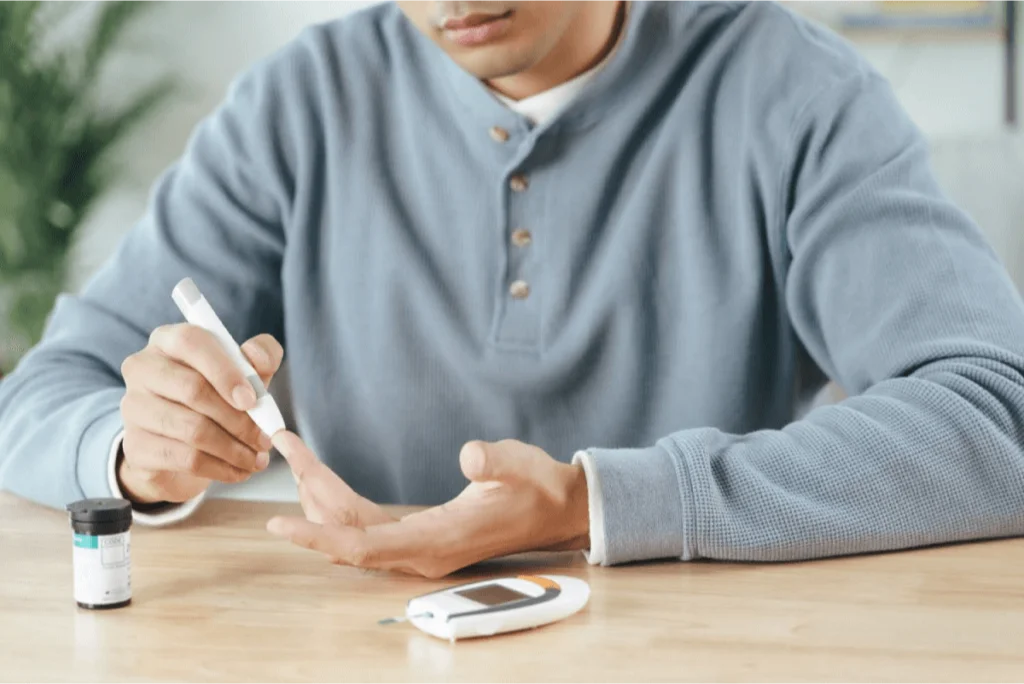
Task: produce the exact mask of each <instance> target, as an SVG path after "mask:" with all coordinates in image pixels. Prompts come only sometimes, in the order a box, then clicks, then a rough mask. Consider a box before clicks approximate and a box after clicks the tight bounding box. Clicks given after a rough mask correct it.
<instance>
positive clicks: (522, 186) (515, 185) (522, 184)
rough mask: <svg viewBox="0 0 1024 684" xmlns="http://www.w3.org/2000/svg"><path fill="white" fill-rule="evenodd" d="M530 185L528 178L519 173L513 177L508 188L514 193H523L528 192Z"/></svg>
mask: <svg viewBox="0 0 1024 684" xmlns="http://www.w3.org/2000/svg"><path fill="white" fill-rule="evenodd" d="M529 184H530V183H529V182H528V181H527V180H526V176H524V175H523V174H521V173H517V174H516V175H514V176H512V178H510V179H509V181H508V186H509V187H510V188H512V190H513V191H514V192H522V191H523V190H526V188H527V186H528V185H529Z"/></svg>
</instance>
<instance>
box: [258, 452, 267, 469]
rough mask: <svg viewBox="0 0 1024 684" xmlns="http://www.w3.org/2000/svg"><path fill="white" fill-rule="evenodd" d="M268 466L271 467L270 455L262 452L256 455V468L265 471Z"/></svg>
mask: <svg viewBox="0 0 1024 684" xmlns="http://www.w3.org/2000/svg"><path fill="white" fill-rule="evenodd" d="M268 465H270V453H268V452H266V451H261V452H260V453H258V454H256V466H257V467H258V468H259V469H260V470H263V469H264V468H266V467H267V466H268Z"/></svg>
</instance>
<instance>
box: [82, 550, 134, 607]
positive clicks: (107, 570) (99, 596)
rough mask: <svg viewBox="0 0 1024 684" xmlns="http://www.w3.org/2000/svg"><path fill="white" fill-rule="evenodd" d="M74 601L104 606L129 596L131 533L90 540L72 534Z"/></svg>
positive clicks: (130, 584) (130, 581)
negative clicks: (73, 537) (73, 536)
mask: <svg viewBox="0 0 1024 684" xmlns="http://www.w3.org/2000/svg"><path fill="white" fill-rule="evenodd" d="M74 565H75V601H77V602H79V603H86V604H90V605H100V606H102V605H106V604H109V603H120V602H122V601H127V600H128V599H129V598H131V596H132V556H131V531H128V532H124V533H122V534H106V535H103V536H101V537H94V536H92V535H89V534H76V535H75V544H74Z"/></svg>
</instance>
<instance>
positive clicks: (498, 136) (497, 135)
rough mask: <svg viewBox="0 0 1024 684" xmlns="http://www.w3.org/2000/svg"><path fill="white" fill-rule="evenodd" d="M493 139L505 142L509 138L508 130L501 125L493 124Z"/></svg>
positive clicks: (491, 131)
mask: <svg viewBox="0 0 1024 684" xmlns="http://www.w3.org/2000/svg"><path fill="white" fill-rule="evenodd" d="M490 133H491V140H493V141H494V142H499V143H503V142H505V141H506V140H508V131H506V130H505V129H504V128H502V127H501V126H491V130H490Z"/></svg>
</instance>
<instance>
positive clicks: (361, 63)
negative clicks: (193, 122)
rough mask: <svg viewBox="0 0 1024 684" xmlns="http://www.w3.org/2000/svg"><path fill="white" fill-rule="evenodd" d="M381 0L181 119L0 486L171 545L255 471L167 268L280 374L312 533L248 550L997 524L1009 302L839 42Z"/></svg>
mask: <svg viewBox="0 0 1024 684" xmlns="http://www.w3.org/2000/svg"><path fill="white" fill-rule="evenodd" d="M400 4H401V7H400V8H397V7H395V6H390V5H388V6H377V7H374V8H372V9H370V10H368V11H364V12H361V13H358V14H356V15H353V16H351V17H348V18H346V19H344V20H340V21H337V22H333V23H329V24H326V25H323V26H317V27H313V28H310V29H309V30H307V31H306V32H304V33H303V35H302V36H300V37H299V38H298V39H297V40H296V41H294V42H293V43H292V44H291V45H289V46H288V47H286V48H285V49H284V50H283V51H281V52H280V53H279V54H277V55H275V56H274V57H272V58H270V59H269V60H267V61H265V62H263V63H261V64H259V65H257V66H256V67H255V68H254V69H252V70H251V71H250V72H249V73H247V74H246V75H244V76H243V77H242V78H241V79H240V80H239V81H238V82H237V83H236V84H235V86H234V87H233V88H232V90H231V93H230V95H229V96H228V98H227V101H226V102H225V103H224V105H223V106H222V107H221V108H220V109H219V110H218V111H217V112H216V113H214V114H213V115H212V116H211V117H210V118H209V119H208V120H207V121H205V122H204V123H203V124H202V125H201V126H200V127H199V129H198V130H197V131H196V133H195V135H194V137H193V139H192V140H191V142H190V144H189V146H188V149H187V151H186V153H185V155H184V157H183V158H182V160H181V161H180V163H178V164H177V165H175V166H174V167H173V168H171V169H170V170H169V171H168V172H167V173H166V175H164V177H163V178H162V179H161V180H160V182H159V184H158V186H157V188H156V191H155V193H154V195H153V198H152V204H151V207H150V209H149V211H148V213H147V215H146V216H145V218H144V219H143V220H142V221H141V223H140V224H139V225H137V226H136V227H135V228H134V230H132V231H131V232H130V233H129V235H128V236H127V237H126V239H125V240H124V242H123V244H122V245H121V247H120V249H119V250H118V252H117V254H116V255H114V257H113V258H112V259H111V260H110V262H109V263H108V264H107V265H106V267H105V268H104V269H103V270H102V271H101V272H100V273H99V274H98V275H96V277H95V278H94V279H93V280H92V281H91V283H90V284H89V285H88V287H86V288H85V290H84V292H83V293H82V294H81V295H80V296H77V297H65V298H63V299H62V300H61V301H60V302H59V303H58V305H57V307H56V310H55V313H54V316H53V319H52V323H51V325H50V327H49V330H48V332H47V335H46V338H45V339H44V341H43V342H42V343H41V344H40V345H39V346H38V347H37V348H36V349H35V350H33V352H32V353H30V354H29V355H28V356H27V357H26V358H25V360H24V362H23V363H22V364H21V366H20V367H19V368H18V369H17V371H16V372H15V373H14V374H13V375H12V376H11V377H9V378H7V379H5V380H4V381H3V383H2V385H0V443H2V444H4V451H3V454H2V456H0V459H2V461H0V478H2V480H0V481H2V484H3V486H4V487H5V488H8V489H10V490H12V491H14V492H16V493H19V494H21V495H24V496H26V497H29V498H33V499H36V500H38V501H42V502H45V503H48V504H51V505H60V504H63V503H65V502H67V501H69V500H71V499H77V498H79V497H81V496H83V495H85V496H103V495H110V494H112V493H113V494H121V495H124V496H127V497H128V498H130V499H131V500H132V501H133V502H135V504H136V506H137V507H138V510H139V511H140V518H142V519H144V520H150V521H161V520H167V519H169V518H173V517H181V516H183V515H185V514H187V513H188V511H189V510H190V509H191V508H194V506H195V505H197V503H198V501H199V500H200V499H201V496H202V492H203V491H204V490H205V489H206V487H207V485H208V483H209V482H210V481H211V480H220V481H224V482H236V481H239V480H242V479H245V478H246V477H248V476H249V475H250V474H251V473H253V472H255V471H258V470H261V469H262V468H264V467H265V466H266V464H267V456H266V452H267V451H268V449H269V448H270V443H269V441H268V440H267V439H266V438H265V437H264V436H261V435H260V434H259V432H258V430H257V429H256V428H255V426H254V425H253V424H252V422H251V420H249V418H248V417H247V416H246V414H245V413H244V412H243V409H245V408H247V407H248V406H251V405H252V403H253V401H254V397H253V395H252V393H251V391H250V390H249V388H248V387H247V386H246V385H245V384H244V378H242V376H241V375H240V374H238V373H236V372H235V371H234V370H233V369H232V367H231V366H230V365H229V364H228V363H227V360H226V358H225V356H224V354H223V353H222V352H221V351H219V349H218V347H217V346H216V345H215V343H214V342H213V340H212V338H211V337H210V336H209V335H207V334H205V333H204V332H203V331H201V330H198V329H195V328H192V327H191V326H188V325H184V324H181V323H177V322H176V321H178V320H180V316H178V315H177V314H176V311H175V309H174V307H173V305H172V302H171V299H170V297H169V293H170V291H171V288H172V287H173V285H174V284H175V283H176V282H177V281H178V280H179V279H180V278H182V277H185V276H191V277H192V278H193V279H194V280H195V281H196V283H197V284H198V285H199V287H200V288H201V289H202V290H203V291H204V293H205V294H206V296H207V298H208V299H209V300H210V301H211V303H212V305H213V306H214V308H215V309H216V310H218V312H219V313H220V314H221V317H222V318H223V319H224V321H225V324H226V325H227V327H228V328H229V329H230V331H231V332H232V334H233V335H234V336H235V337H236V338H237V339H240V340H241V339H249V338H251V339H249V341H248V342H247V343H246V344H245V350H246V353H247V354H248V356H249V358H250V359H251V360H252V363H253V365H254V366H255V367H256V368H257V370H258V371H259V372H260V373H261V374H262V375H263V376H264V379H266V380H269V379H270V377H271V376H272V375H273V374H274V373H275V371H276V370H277V368H278V365H279V363H280V361H281V358H282V346H283V348H284V349H287V352H288V358H289V364H290V371H291V378H292V395H293V402H294V406H295V411H296V414H297V416H298V425H299V431H300V432H301V434H302V436H303V438H304V440H305V442H306V443H308V444H309V445H310V447H311V449H307V448H306V446H305V444H304V443H303V442H302V441H300V440H299V439H298V437H296V436H295V435H293V434H291V433H285V432H283V433H278V435H276V436H275V437H274V440H275V444H276V445H277V446H278V448H279V450H280V451H281V452H282V453H283V454H284V455H285V456H286V458H288V460H289V461H290V463H291V465H292V469H293V471H294V473H295V475H296V478H297V479H298V481H299V493H300V498H301V500H302V503H303V508H304V511H305V513H306V518H305V519H296V518H284V519H275V520H272V521H270V523H269V528H270V530H271V531H272V532H275V533H277V534H280V535H282V536H285V537H287V538H289V539H291V540H292V541H294V542H296V543H298V544H301V545H303V546H307V547H310V548H313V549H316V550H318V551H321V552H323V553H324V554H326V555H327V556H329V557H330V558H331V559H332V560H334V561H335V562H338V563H347V564H352V565H358V566H363V567H374V568H389V569H395V570H399V571H406V572H413V573H420V574H423V575H427V576H431V577H436V576H440V575H443V574H445V573H448V572H451V571H453V570H455V569H457V568H459V567H462V566H465V565H467V564H470V563H473V562H476V561H478V560H481V559H483V558H487V557H491V556H498V555H503V554H507V553H511V552H516V551H522V550H528V549H554V548H563V549H581V550H585V551H588V552H589V559H590V561H591V562H595V563H604V564H615V563H621V562H625V561H631V560H638V559H645V558H679V559H683V560H686V559H692V558H697V557H706V558H720V559H742V560H785V559H798V558H810V557H817V556H826V555H835V554H848V553H859V552H869V551H879V550H887V549H899V548H906V547H911V546H917V545H923V544H933V543H939V542H951V541H957V540H965V539H974V538H982V537H994V536H1001V535H1015V534H1019V533H1020V532H1021V531H1022V530H1024V454H1022V450H1021V436H1022V430H1024V421H1022V419H1021V416H1022V415H1024V413H1022V409H1024V375H1022V372H1024V309H1022V303H1021V300H1020V299H1019V297H1018V295H1017V293H1016V292H1015V290H1014V288H1013V287H1012V285H1011V283H1010V281H1009V279H1008V277H1007V275H1006V273H1005V272H1004V271H1003V269H1002V267H1001V266H1000V265H999V263H998V261H997V259H996V257H995V256H994V255H993V253H992V252H991V250H990V249H989V248H988V247H987V246H986V244H985V243H984V241H983V239H982V237H981V236H980V234H979V232H978V231H977V229H976V228H975V226H973V225H972V223H971V222H970V220H969V219H968V218H967V217H966V216H964V215H963V214H962V213H961V212H959V211H958V210H957V209H956V208H955V207H953V206H952V205H951V204H950V203H949V202H948V201H947V200H946V199H945V198H944V196H943V195H942V193H941V192H940V190H939V188H938V187H937V185H936V183H935V180H934V179H933V177H932V174H931V172H930V171H929V168H928V161H927V149H926V144H925V142H924V141H923V140H922V138H921V136H920V134H919V132H918V131H917V130H916V129H915V127H914V126H913V125H912V124H911V123H910V122H909V121H908V119H907V117H906V116H905V115H904V113H903V112H902V111H901V109H900V107H899V105H898V104H897V102H896V100H895V99H894V97H893V94H892V92H891V91H890V89H889V87H888V85H887V84H886V83H885V82H884V81H883V80H882V79H881V78H880V77H879V76H878V75H876V74H875V73H874V72H873V71H872V70H871V68H870V67H869V66H868V65H867V64H866V63H865V62H864V61H863V60H862V59H860V58H859V57H858V56H857V55H856V54H855V52H854V51H853V50H852V49H851V48H850V47H849V46H847V45H846V44H845V43H844V42H842V41H841V40H840V39H838V38H836V37H835V36H833V35H832V34H830V33H828V32H826V31H824V30H823V29H820V28H818V27H816V26H813V25H811V24H809V23H807V22H804V21H802V20H800V19H798V18H796V17H794V16H792V15H791V14H790V13H789V12H787V11H786V10H784V9H781V8H779V7H776V6H773V5H768V4H761V3H756V4H752V5H743V4H723V3H710V4H690V3H680V4H671V5H667V4H647V3H631V4H630V5H629V6H628V7H627V6H625V5H621V4H617V3H603V2H593V3H560V2H552V3H536V4H535V3H511V2H510V3H506V2H500V3H407V4H406V3H400ZM275 340H279V341H280V343H281V344H278V342H277V341H275ZM140 350H141V351H140ZM826 377H828V378H831V379H833V380H834V381H835V382H836V383H837V384H838V385H839V386H841V387H842V388H843V389H844V391H845V392H846V393H847V394H848V395H849V397H850V398H848V399H847V400H845V401H843V402H841V403H839V404H838V405H833V406H825V407H820V408H817V409H816V410H814V411H812V412H810V413H809V414H807V415H805V416H803V417H802V418H799V419H797V415H798V412H799V411H800V410H801V407H802V406H803V405H804V400H805V398H806V397H807V396H809V394H810V393H813V392H814V391H815V390H817V389H818V388H820V387H821V385H822V383H823V382H824V380H825V378H826ZM511 439H515V440H518V441H511ZM314 453H315V454H319V456H320V457H321V458H322V459H323V460H322V461H321V460H319V459H318V458H317V457H316V456H315V455H314ZM339 476H340V477H339ZM467 481H468V482H469V484H468V486H466V484H467ZM460 490H461V491H460ZM182 502H187V503H186V504H185V506H183V507H182V506H177V507H175V506H174V504H180V503H182ZM383 502H402V503H410V504H428V505H432V506H435V507H433V508H427V509H426V510H425V511H424V512H422V513H418V514H415V515H412V516H409V517H407V518H405V519H403V520H400V521H397V520H393V519H392V518H391V517H390V516H389V515H388V514H387V513H385V512H384V511H383V510H382V509H381V508H380V507H379V506H378V505H377V504H378V503H383Z"/></svg>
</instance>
